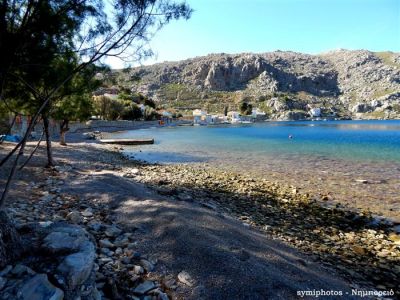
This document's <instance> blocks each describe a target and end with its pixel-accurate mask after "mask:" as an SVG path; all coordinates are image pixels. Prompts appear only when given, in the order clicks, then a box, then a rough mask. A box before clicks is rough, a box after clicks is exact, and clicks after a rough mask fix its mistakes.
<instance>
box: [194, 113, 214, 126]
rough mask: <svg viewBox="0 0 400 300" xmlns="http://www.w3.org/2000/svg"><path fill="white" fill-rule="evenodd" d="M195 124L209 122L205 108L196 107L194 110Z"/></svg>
mask: <svg viewBox="0 0 400 300" xmlns="http://www.w3.org/2000/svg"><path fill="white" fill-rule="evenodd" d="M210 116H211V115H210ZM209 119H211V118H210V117H209ZM193 124H194V125H205V124H207V112H206V111H204V110H201V109H195V110H194V111H193Z"/></svg>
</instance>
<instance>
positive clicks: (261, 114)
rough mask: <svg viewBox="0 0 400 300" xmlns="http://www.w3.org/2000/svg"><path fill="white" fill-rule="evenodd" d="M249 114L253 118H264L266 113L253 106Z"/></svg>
mask: <svg viewBox="0 0 400 300" xmlns="http://www.w3.org/2000/svg"><path fill="white" fill-rule="evenodd" d="M251 116H252V117H253V119H265V118H266V113H265V112H263V111H261V110H260V109H259V108H253V109H252V111H251Z"/></svg>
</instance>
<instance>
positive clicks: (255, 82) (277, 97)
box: [113, 50, 400, 119]
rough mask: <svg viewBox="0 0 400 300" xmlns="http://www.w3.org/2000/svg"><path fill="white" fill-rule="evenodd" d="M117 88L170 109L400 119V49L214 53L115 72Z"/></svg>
mask: <svg viewBox="0 0 400 300" xmlns="http://www.w3.org/2000/svg"><path fill="white" fill-rule="evenodd" d="M113 76H114V77H115V78H114V79H115V80H116V81H117V82H118V84H119V85H122V86H125V87H129V88H130V89H132V90H133V91H135V92H140V93H143V94H145V95H148V96H151V97H153V98H154V99H155V100H157V101H159V103H160V104H161V105H163V106H164V107H169V108H171V107H172V108H175V109H180V110H185V109H186V110H190V109H194V108H205V109H207V110H208V111H211V112H214V111H218V112H222V110H223V108H224V107H225V106H226V107H228V108H229V109H237V106H238V104H239V103H240V102H241V101H246V102H250V103H252V104H253V106H256V107H259V108H260V109H262V110H264V111H265V112H267V113H268V114H269V116H270V117H271V118H275V119H291V118H303V117H305V116H307V115H308V113H309V110H310V109H311V108H317V107H318V108H321V111H322V114H323V115H322V116H328V115H329V116H337V117H353V118H354V117H355V118H398V117H399V116H400V53H393V52H370V51H366V50H358V51H349V50H337V51H332V52H328V53H323V54H319V55H309V54H302V53H295V52H283V51H276V52H270V53H262V54H251V53H245V54H234V55H230V54H211V55H208V56H204V57H196V58H193V59H188V60H184V61H179V62H165V63H160V64H155V65H152V66H143V67H138V68H132V69H129V70H125V71H115V73H113Z"/></svg>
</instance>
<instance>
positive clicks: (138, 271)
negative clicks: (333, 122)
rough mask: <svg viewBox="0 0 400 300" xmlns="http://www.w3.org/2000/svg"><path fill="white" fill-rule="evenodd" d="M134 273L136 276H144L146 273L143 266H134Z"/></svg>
mask: <svg viewBox="0 0 400 300" xmlns="http://www.w3.org/2000/svg"><path fill="white" fill-rule="evenodd" d="M133 272H134V273H135V274H143V273H144V269H143V268H142V267H141V266H134V267H133Z"/></svg>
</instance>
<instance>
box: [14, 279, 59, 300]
mask: <svg viewBox="0 0 400 300" xmlns="http://www.w3.org/2000/svg"><path fill="white" fill-rule="evenodd" d="M19 294H20V295H21V299H24V300H28V299H29V300H43V299H51V300H62V299H64V292H63V291H62V290H60V289H59V288H56V287H55V286H54V285H52V284H51V283H50V282H49V281H48V279H47V275H45V274H37V275H35V276H34V277H32V278H30V279H29V280H27V281H26V282H25V283H24V285H23V286H22V288H21V290H20V291H19Z"/></svg>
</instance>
